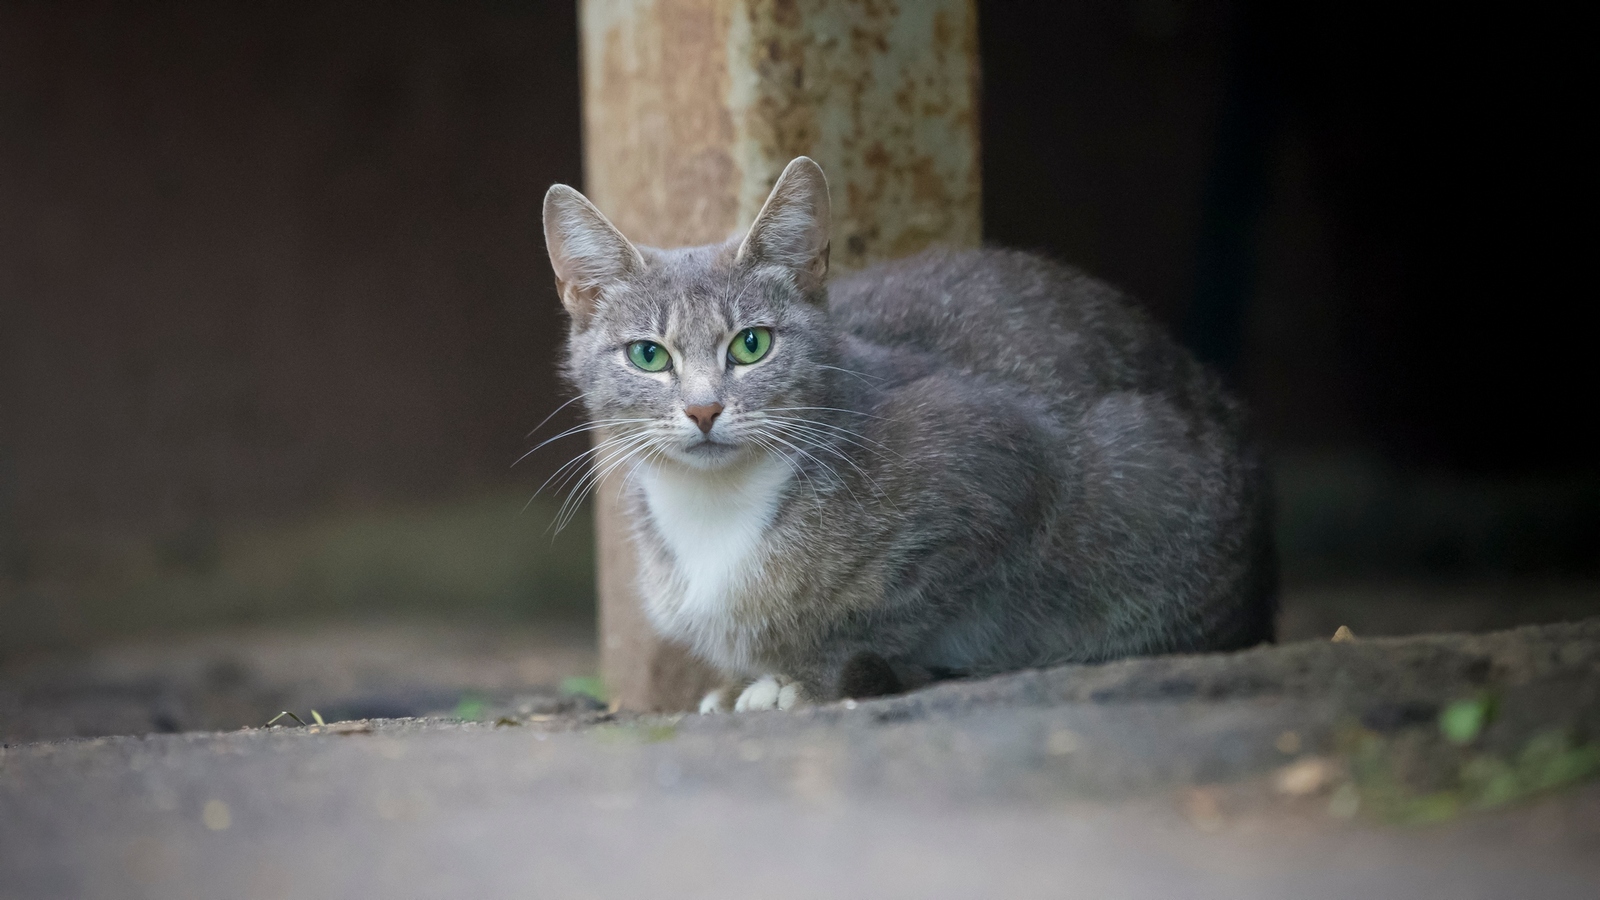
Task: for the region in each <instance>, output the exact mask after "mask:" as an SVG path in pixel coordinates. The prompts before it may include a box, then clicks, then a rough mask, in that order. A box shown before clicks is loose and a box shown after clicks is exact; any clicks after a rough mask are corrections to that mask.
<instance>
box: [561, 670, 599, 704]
mask: <svg viewBox="0 0 1600 900" xmlns="http://www.w3.org/2000/svg"><path fill="white" fill-rule="evenodd" d="M561 693H563V694H577V695H581V696H584V697H593V698H594V699H595V700H596V701H598V702H600V703H605V702H606V700H607V697H606V685H605V682H603V681H601V680H600V679H599V677H598V676H595V675H572V676H569V677H567V678H563V679H561Z"/></svg>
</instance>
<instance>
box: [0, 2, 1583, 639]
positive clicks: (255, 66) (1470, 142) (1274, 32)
mask: <svg viewBox="0 0 1600 900" xmlns="http://www.w3.org/2000/svg"><path fill="white" fill-rule="evenodd" d="M1509 15H1510V14H1509V13H1508V14H1507V17H1505V18H1500V19H1489V18H1480V19H1474V18H1472V17H1471V15H1470V14H1468V13H1465V12H1463V11H1462V9H1461V8H1460V7H1454V8H1451V7H1442V6H1439V7H1422V6H1411V7H1404V8H1396V5H1394V4H1387V5H1379V4H1360V3H1354V4H1353V3H1333V2H1312V3H1302V4H1289V5H1284V4H1270V3H1260V4H1248V3H1234V2H1224V0H1218V2H1179V0H1132V2H1129V0H1119V2H1110V0H1103V2H1078V3H1052V2H1034V3H1020V2H989V3H983V4H980V23H981V28H982V54H983V72H984V76H983V77H984V81H983V98H982V103H983V106H982V108H983V145H984V146H983V154H984V163H985V177H984V191H985V199H984V216H985V229H986V234H987V236H988V238H989V239H990V240H992V241H994V242H997V243H1001V244H1007V245H1013V246H1021V247H1027V248H1034V249H1039V250H1043V251H1045V252H1048V253H1050V254H1052V255H1054V256H1057V257H1059V258H1061V259H1064V260H1067V261H1069V262H1073V263H1076V264H1078V265H1080V266H1082V267H1084V268H1086V269H1088V270H1089V271H1091V272H1093V273H1095V274H1097V275H1100V276H1102V277H1104V278H1106V279H1108V280H1110V281H1112V282H1114V283H1117V284H1119V285H1121V286H1123V287H1125V288H1127V289H1128V290H1129V291H1130V292H1132V293H1133V294H1134V295H1136V296H1137V297H1138V298H1139V300H1140V301H1141V302H1142V303H1144V304H1145V305H1146V306H1147V307H1148V308H1149V309H1150V310H1151V311H1152V312H1153V313H1154V314H1155V315H1156V316H1157V317H1158V318H1159V319H1161V320H1162V321H1163V322H1165V323H1167V324H1168V325H1170V326H1171V327H1172V328H1173V329H1174V330H1175V331H1176V332H1177V333H1179V335H1180V336H1181V337H1182V338H1183V339H1184V341H1185V342H1186V343H1188V344H1189V345H1190V346H1191V347H1193V348H1194V349H1195V350H1196V352H1198V353H1200V354H1201V355H1202V356H1204V357H1205V358H1207V359H1208V360H1210V361H1212V362H1213V363H1214V364H1215V365H1217V366H1218V367H1219V368H1220V369H1221V370H1222V371H1223V372H1224V373H1225V374H1226V376H1227V377H1228V378H1229V379H1230V380H1231V381H1232V382H1233V383H1234V385H1235V386H1236V387H1237V388H1238V390H1239V391H1241V392H1242V393H1243V394H1244V395H1245V396H1246V398H1247V399H1248V400H1249V401H1250V403H1251V405H1252V407H1253V409H1254V410H1255V411H1256V414H1257V419H1258V423H1259V427H1260V430H1261V432H1262V435H1263V438H1264V439H1265V440H1266V441H1267V443H1268V445H1269V447H1270V448H1271V450H1272V452H1273V456H1274V459H1275V460H1276V461H1277V463H1276V465H1277V472H1278V481H1279V486H1280V521H1281V538H1282V544H1283V548H1284V555H1285V565H1286V571H1287V574H1288V583H1289V586H1290V588H1291V592H1292V591H1293V590H1298V589H1301V588H1304V589H1306V590H1310V591H1312V592H1313V593H1314V591H1315V590H1316V589H1319V586H1323V585H1330V584H1333V585H1343V584H1354V583H1359V584H1375V585H1394V584H1407V585H1435V586H1440V585H1442V586H1445V588H1449V587H1450V586H1452V585H1457V586H1459V585H1477V586H1481V585H1484V584H1493V585H1497V587H1495V588H1494V589H1493V590H1492V591H1490V592H1489V593H1490V595H1491V599H1490V600H1488V601H1484V602H1485V603H1489V604H1490V605H1495V604H1498V605H1499V606H1500V607H1504V608H1505V610H1509V612H1506V613H1505V614H1504V615H1501V614H1499V613H1496V614H1495V615H1490V616H1488V618H1484V619H1481V621H1482V622H1494V623H1504V622H1506V621H1510V620H1521V619H1525V618H1527V617H1528V616H1529V615H1533V614H1532V613H1528V614H1527V615H1523V614H1522V613H1519V612H1518V608H1517V607H1518V604H1519V603H1521V602H1522V601H1521V600H1519V599H1518V598H1519V597H1522V596H1524V595H1525V594H1526V592H1524V591H1521V590H1520V588H1517V587H1516V586H1518V585H1534V584H1537V585H1544V586H1545V587H1543V588H1540V590H1547V589H1548V586H1549V585H1550V584H1555V583H1559V584H1563V585H1578V586H1579V587H1577V588H1573V589H1572V590H1576V591H1577V594H1576V596H1579V597H1580V605H1581V604H1583V603H1589V604H1591V605H1590V606H1589V607H1588V608H1589V609H1590V610H1591V611H1592V610H1593V609H1594V608H1595V606H1593V605H1592V604H1593V601H1594V598H1595V597H1600V591H1596V590H1594V589H1592V587H1590V586H1591V585H1593V584H1594V583H1595V582H1594V578H1595V576H1596V575H1597V574H1600V573H1597V571H1596V570H1597V568H1600V487H1597V484H1600V479H1597V477H1596V467H1595V461H1596V455H1595V452H1594V450H1593V449H1592V444H1591V443H1590V440H1589V439H1585V438H1583V437H1582V434H1584V433H1586V432H1587V427H1586V426H1588V424H1589V420H1591V419H1593V418H1594V414H1595V412H1596V409H1595V407H1596V403H1595V400H1594V397H1595V392H1594V388H1595V381H1596V379H1595V377H1594V376H1593V375H1592V374H1591V371H1592V360H1593V357H1594V355H1593V353H1592V351H1591V350H1590V346H1591V339H1590V338H1589V336H1588V335H1587V334H1586V333H1585V332H1584V330H1583V328H1582V327H1581V325H1580V322H1581V321H1582V320H1583V319H1584V318H1586V316H1583V315H1582V312H1583V311H1584V310H1583V306H1584V305H1587V303H1588V302H1589V298H1590V297H1591V296H1592V293H1593V292H1592V289H1590V288H1589V287H1588V285H1587V284H1586V282H1585V280H1584V278H1583V277H1582V276H1584V275H1585V274H1587V270H1588V269H1589V268H1590V265H1589V262H1588V260H1589V258H1590V256H1591V255H1592V254H1590V253H1587V252H1585V251H1586V250H1587V247H1586V246H1584V245H1583V244H1580V241H1586V240H1587V237H1588V233H1589V232H1590V231H1592V230H1593V229H1592V228H1589V227H1588V226H1587V225H1586V224H1585V222H1586V216H1585V215H1584V214H1585V213H1586V212H1587V211H1588V207H1589V206H1590V204H1589V203H1588V199H1589V194H1590V193H1591V192H1590V190H1589V187H1588V185H1589V184H1590V182H1591V181H1592V178H1590V177H1589V173H1588V171H1587V169H1586V168H1583V167H1580V164H1579V163H1580V161H1579V159H1578V156H1579V154H1580V153H1584V152H1585V151H1586V150H1587V149H1588V148H1589V147H1590V146H1591V142H1589V141H1587V140H1580V139H1579V133H1580V129H1582V121H1583V119H1584V118H1586V117H1587V116H1586V113H1587V108H1588V106H1590V105H1592V103H1589V102H1581V103H1580V100H1582V99H1583V98H1581V97H1580V96H1579V91H1580V90H1584V89H1583V88H1581V85H1583V84H1585V83H1587V81H1588V80H1589V79H1587V78H1585V77H1584V76H1585V75H1586V71H1584V70H1586V69H1587V68H1588V67H1587V66H1581V65H1580V62H1579V61H1580V60H1583V59H1586V58H1587V57H1588V56H1589V55H1591V54H1588V53H1586V52H1585V51H1583V49H1582V48H1580V47H1578V46H1577V44H1576V41H1577V33H1578V31H1579V29H1577V28H1576V27H1574V26H1573V24H1572V23H1569V22H1565V21H1562V20H1561V19H1559V18H1558V17H1556V16H1555V15H1554V14H1550V13H1546V14H1538V13H1518V14H1517V16H1516V17H1515V18H1510V17H1509ZM1540 16H1544V17H1543V18H1540ZM576 46H577V42H576V17H575V9H574V4H573V3H572V2H570V0H567V2H524V3H515V2H477V3H466V2H452V3H444V2H436V3H404V4H386V5H382V6H380V5H376V4H349V3H343V4H341V3H318V4H244V3H204V4H202V3H185V4H148V3H116V2H105V3H63V4H46V3H4V4H0V654H5V653H7V652H17V651H22V650H27V649H30V648H36V647H45V646H55V645H60V644H72V643H81V642H84V641H90V640H95V639H98V638H102V637H105V636H108V635H115V634H122V633H126V632H131V631H138V630H146V631H148V630H149V629H161V628H176V627H189V626H197V625H207V624H214V623H237V622H252V621H269V620H275V619H277V618H281V617H284V616H290V617H292V616H301V615H323V614H346V613H359V614H364V615H365V614H371V613H373V612H385V613H393V612H396V611H400V612H412V613H416V612H423V613H427V614H430V615H437V614H445V615H451V616H458V617H466V618H472V619H494V618H496V617H500V618H509V619H522V620H526V619H528V618H530V617H532V618H538V617H541V616H544V617H548V616H558V617H567V618H574V617H575V618H579V619H581V618H583V617H584V616H586V615H587V614H588V612H587V611H588V610H589V609H590V608H591V607H590V605H589V604H590V603H591V602H592V598H591V591H592V586H591V583H590V581H589V578H590V575H589V569H590V565H591V559H592V556H591V553H592V550H591V549H590V542H589V535H588V531H587V529H588V525H587V523H586V522H580V523H579V524H578V525H577V526H575V527H574V528H572V529H569V530H568V531H567V532H564V533H562V534H561V535H558V536H554V537H552V536H551V535H550V534H549V533H548V531H549V530H548V526H549V523H550V516H551V512H552V511H553V505H552V504H549V503H547V502H546V501H545V500H543V499H538V500H535V501H534V502H533V503H532V504H531V505H530V506H529V507H528V508H527V510H526V511H519V508H520V507H521V506H522V505H523V503H524V502H526V501H527V500H528V497H529V496H530V495H532V494H533V492H534V489H535V488H536V487H538V485H539V484H540V482H541V481H543V480H544V477H545V476H546V475H548V474H549V473H550V472H551V471H553V470H554V469H555V468H556V467H557V466H558V465H560V464H561V462H563V461H564V460H565V459H566V458H567V457H568V455H570V454H571V453H573V452H576V450H577V449H578V448H579V447H581V444H576V445H574V444H570V443H569V444H568V445H567V446H565V448H562V447H561V446H559V445H558V447H556V448H547V449H546V450H545V451H542V452H540V453H538V454H535V455H534V456H533V457H531V458H530V459H528V460H527V461H525V462H523V463H521V464H519V465H517V466H515V467H513V466H512V462H513V461H514V460H516V459H517V457H518V456H519V455H520V454H521V453H522V452H523V451H524V450H525V449H527V448H528V447H530V446H531V445H532V443H533V442H532V441H530V440H529V439H528V438H527V437H526V434H527V432H528V431H529V429H531V428H532V427H533V426H534V425H535V424H536V423H538V422H539V421H540V420H541V419H543V418H544V417H545V415H546V413H548V412H549V411H550V410H551V409H553V408H554V407H555V405H556V404H558V403H559V402H560V401H561V400H563V399H565V397H566V395H565V394H564V393H563V392H562V389H561V388H560V387H559V386H558V384H557V383H556V381H555V378H554V363H555V354H556V352H557V349H558V347H559V345H560V341H561V338H562V332H563V328H564V324H563V322H562V320H561V318H560V316H559V315H558V304H557V302H556V299H555V297H554V293H553V291H552V288H551V284H550V274H549V272H548V269H547V262H546V260H545V257H544V251H543V246H542V240H541V237H540V229H539V220H538V209H539V201H540V198H541V196H542V194H543V192H544V190H545V188H546V187H547V186H548V185H549V184H550V183H552V182H557V181H560V182H568V183H574V184H579V183H581V175H582V173H581V166H580V144H579V137H580V136H579V120H578V114H579V97H578V80H577V79H578V61H577V50H576ZM563 421H565V422H570V421H571V420H570V419H567V418H565V417H563V416H558V417H557V419H556V425H555V426H553V427H559V426H560V423H561V422H563ZM553 427H552V426H547V428H546V429H545V430H544V431H542V432H541V435H543V434H550V433H553V430H552V429H553ZM1507 585H1510V586H1511V587H1507ZM1441 589H1444V588H1441ZM1451 589H1453V588H1451ZM1474 589H1475V590H1477V588H1474ZM1480 593H1481V591H1480ZM1402 594H1403V597H1406V598H1412V599H1402V600H1399V601H1393V602H1397V603H1405V602H1413V600H1414V596H1413V594H1414V592H1413V593H1404V592H1402ZM1383 596H1385V597H1390V596H1393V595H1391V594H1384V595H1383ZM1383 602H1384V603H1388V602H1390V601H1388V600H1385V601H1383ZM1415 602H1421V601H1415ZM1480 605H1481V604H1480ZM1508 617H1509V618H1508ZM1316 621H1317V625H1316V627H1317V628H1321V627H1322V626H1323V624H1325V622H1323V620H1321V619H1317V620H1316ZM1328 621H1332V620H1328ZM1341 621H1342V620H1341ZM1469 624H1471V623H1469ZM1373 627H1391V626H1377V625H1374V626H1373ZM1393 627H1400V626H1393Z"/></svg>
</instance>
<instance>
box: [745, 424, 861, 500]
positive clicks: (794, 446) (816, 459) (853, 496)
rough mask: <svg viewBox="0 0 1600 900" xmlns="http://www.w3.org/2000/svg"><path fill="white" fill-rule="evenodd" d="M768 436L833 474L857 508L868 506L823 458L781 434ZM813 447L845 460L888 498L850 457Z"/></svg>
mask: <svg viewBox="0 0 1600 900" xmlns="http://www.w3.org/2000/svg"><path fill="white" fill-rule="evenodd" d="M766 436H767V437H768V438H770V439H772V440H775V441H777V442H778V443H780V444H783V445H784V446H786V447H789V448H791V449H793V450H794V451H795V452H796V453H801V454H804V455H805V456H806V457H808V458H810V459H811V460H813V461H814V462H816V464H817V465H819V466H821V467H822V468H823V469H824V470H825V471H827V472H828V473H829V474H831V475H832V476H833V477H834V479H835V480H837V481H838V482H839V485H840V486H841V487H843V488H844V489H845V492H846V493H848V494H849V495H850V499H851V500H853V501H855V503H856V505H857V506H860V507H862V508H863V509H864V508H866V504H864V503H862V502H861V498H860V497H858V496H856V492H855V489H854V488H852V487H850V480H849V479H848V478H845V477H843V476H842V475H840V474H839V472H838V470H837V469H835V468H834V467H833V466H830V465H828V463H827V462H826V461H824V460H822V459H821V458H819V457H817V456H816V455H815V454H813V453H811V452H810V451H808V450H806V449H805V448H803V447H801V446H799V445H798V444H795V443H794V442H792V441H790V440H788V439H787V438H785V437H784V436H783V435H781V434H779V433H776V432H771V431H769V432H767V433H766ZM791 436H792V435H791ZM796 439H797V440H799V438H796ZM812 446H814V447H816V449H818V450H827V451H829V452H832V453H833V454H834V455H835V456H837V457H839V458H840V459H842V460H844V461H845V462H847V463H849V464H850V465H851V466H852V467H854V468H855V470H856V471H857V472H859V473H861V477H862V478H863V479H865V480H866V482H867V484H869V485H871V487H872V489H873V491H874V492H875V493H877V494H879V495H880V496H884V497H885V498H886V497H887V495H886V494H885V493H884V491H883V489H882V488H880V487H879V486H878V483H877V482H876V481H874V480H873V478H872V476H871V475H868V474H867V473H866V471H865V470H864V469H862V468H861V467H860V466H858V465H856V463H855V461H854V460H852V459H851V458H850V457H848V456H846V455H844V454H843V453H840V452H839V451H838V450H837V449H835V448H833V447H829V446H827V445H819V444H814V445H812Z"/></svg>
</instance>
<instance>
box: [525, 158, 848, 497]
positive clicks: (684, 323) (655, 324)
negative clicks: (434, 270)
mask: <svg viewBox="0 0 1600 900" xmlns="http://www.w3.org/2000/svg"><path fill="white" fill-rule="evenodd" d="M828 215H829V204H828V184H827V180H826V179H825V178H824V177H823V174H822V169H820V168H819V167H818V166H817V164H816V163H814V162H812V161H811V160H809V159H807V158H805V157H803V156H802V157H800V158H798V159H796V160H794V161H793V162H791V163H789V165H788V167H787V168H785V169H784V171H783V174H782V175H781V176H779V178H778V182H777V184H776V185H775V186H774V187H773V189H772V194H771V195H770V196H769V197H768V198H767V202H766V204H765V205H764V206H763V207H762V208H761V212H760V214H758V215H757V216H756V220H755V223H754V224H753V225H751V227H750V230H749V232H748V233H746V234H745V235H744V236H743V237H740V238H734V239H731V240H729V241H728V242H727V243H724V244H713V245H710V246H705V247H691V248H686V249H681V250H655V249H651V248H648V247H636V246H635V245H634V244H632V243H631V242H629V240H628V239H627V238H626V237H624V236H623V234H622V232H620V231H618V230H617V228H616V227H615V226H614V225H612V224H611V222H610V221H609V220H607V219H606V217H605V216H604V215H602V214H601V212H600V211H599V210H598V209H596V208H595V206H594V204H592V203H590V202H589V201H588V200H587V199H586V198H585V197H584V196H583V195H582V194H580V193H578V192H577V191H575V190H573V189H572V188H570V187H567V186H566V185H559V184H558V185H556V186H554V187H552V188H551V189H550V192H549V193H548V194H546V195H545V200H544V232H545V244H546V247H547V248H548V249H549V251H550V262H551V265H552V266H553V267H554V268H555V274H556V287H557V289H558V290H559V291H560V294H561V302H562V304H563V305H564V306H565V307H566V309H567V312H568V314H569V315H570V316H571V332H570V334H569V336H568V340H567V354H568V355H567V364H566V375H567V378H568V379H569V380H570V381H571V382H572V383H573V384H574V386H576V387H577V388H578V389H579V390H580V391H582V392H583V396H584V402H585V403H586V405H587V406H588V409H589V415H590V418H591V420H592V421H594V422H596V423H604V424H605V427H606V432H607V433H608V435H609V436H610V439H611V440H613V441H616V442H617V443H615V444H614V445H612V447H611V449H610V450H609V451H608V452H604V453H601V454H600V460H601V464H602V465H604V460H605V459H607V458H608V457H611V458H616V459H619V460H620V459H624V458H629V457H637V456H651V457H655V458H661V457H664V458H666V459H670V460H675V461H676V462H678V463H680V464H684V465H688V466H692V467H695V468H699V469H716V468H720V467H723V466H728V465H732V464H736V463H739V462H741V461H748V460H750V459H752V458H755V457H757V456H760V455H763V454H766V453H768V452H774V451H777V450H781V449H782V448H784V447H785V446H794V445H802V446H803V445H805V444H809V443H812V442H811V441H809V440H801V437H802V436H803V429H804V428H805V427H806V426H805V425H804V424H803V420H806V419H815V418H817V416H816V413H815V410H816V409H817V407H821V406H825V405H826V404H825V403H824V402H823V400H824V398H823V396H822V391H823V389H824V385H825V384H827V382H828V381H829V379H828V378H827V377H826V375H825V372H826V371H827V369H826V368H825V367H826V366H827V365H828V364H829V363H830V362H831V361H832V358H833V337H832V335H833V332H832V330H831V328H830V327H829V325H828V321H827V314H826V305H827V294H826V284H825V282H826V278H827V274H828ZM634 451H637V452H634ZM625 453H626V454H627V457H625V456H624V455H623V454H625Z"/></svg>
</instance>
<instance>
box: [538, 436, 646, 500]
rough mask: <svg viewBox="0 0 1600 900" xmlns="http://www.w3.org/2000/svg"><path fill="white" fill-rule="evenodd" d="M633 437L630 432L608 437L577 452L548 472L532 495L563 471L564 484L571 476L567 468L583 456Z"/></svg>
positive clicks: (574, 464) (577, 462) (581, 460)
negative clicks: (564, 473) (548, 475)
mask: <svg viewBox="0 0 1600 900" xmlns="http://www.w3.org/2000/svg"><path fill="white" fill-rule="evenodd" d="M633 438H634V434H632V433H629V434H624V435H619V436H617V437H613V438H609V439H607V440H604V441H601V442H600V443H598V444H595V445H594V446H593V447H590V448H589V449H587V450H585V451H583V452H582V453H579V454H578V455H577V456H574V457H573V458H571V459H569V460H567V461H566V462H564V463H562V464H561V468H559V469H557V470H555V471H554V472H552V473H550V477H549V478H546V479H545V480H544V483H543V484H541V485H539V490H537V491H534V492H533V495H534V496H535V497H537V496H539V493H540V491H543V490H544V489H545V488H546V487H548V486H549V484H550V482H552V481H554V480H556V478H557V477H558V476H561V475H562V473H563V472H567V475H566V476H565V477H563V478H562V479H561V484H566V482H567V481H568V480H570V479H571V478H572V472H570V471H568V470H570V469H572V467H573V466H576V465H578V464H579V463H581V462H583V460H584V458H585V457H588V456H590V455H592V454H597V453H601V452H603V451H605V450H606V449H608V448H610V447H614V446H616V445H618V444H620V443H623V442H626V441H629V440H632V439H633Z"/></svg>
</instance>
